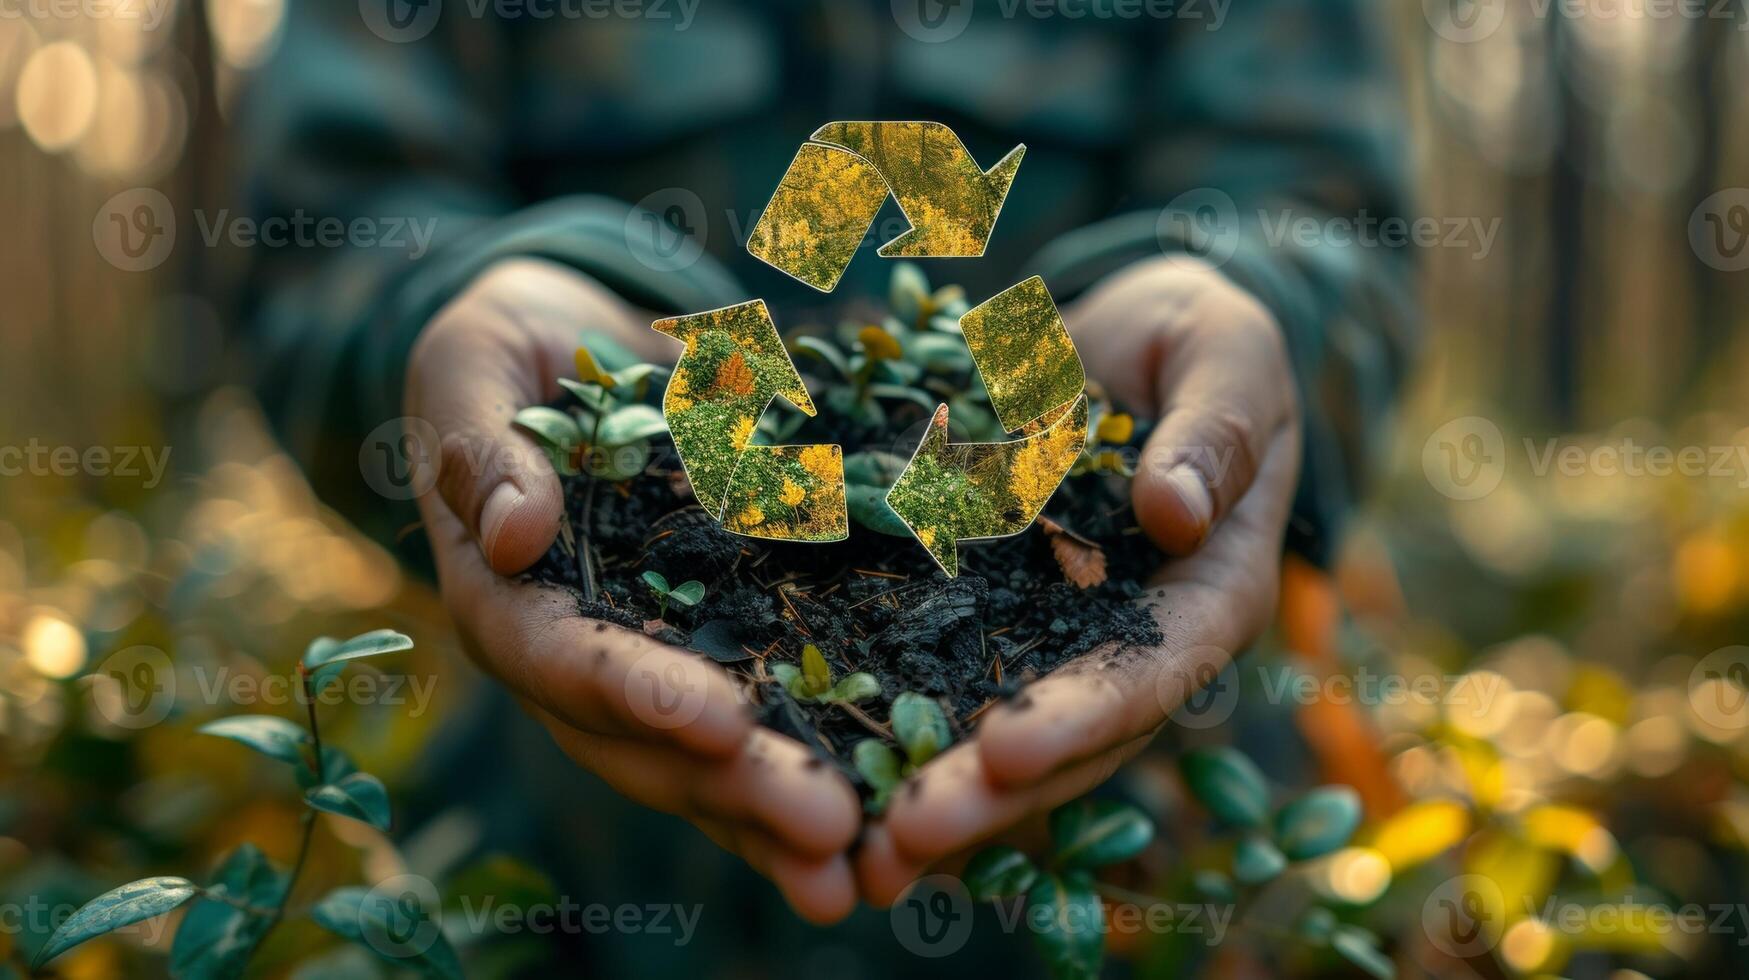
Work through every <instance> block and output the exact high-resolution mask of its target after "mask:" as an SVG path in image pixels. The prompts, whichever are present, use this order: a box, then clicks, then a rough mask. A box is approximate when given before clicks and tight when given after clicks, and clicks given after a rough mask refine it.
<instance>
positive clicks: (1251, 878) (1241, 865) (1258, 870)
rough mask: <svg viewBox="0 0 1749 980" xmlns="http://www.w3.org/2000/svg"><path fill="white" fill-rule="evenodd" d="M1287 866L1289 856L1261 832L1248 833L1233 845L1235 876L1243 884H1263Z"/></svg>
mask: <svg viewBox="0 0 1749 980" xmlns="http://www.w3.org/2000/svg"><path fill="white" fill-rule="evenodd" d="M1286 867H1287V858H1286V857H1284V856H1283V855H1282V853H1281V851H1279V850H1277V849H1276V846H1275V845H1274V844H1273V843H1271V842H1270V840H1269V838H1267V837H1264V836H1262V835H1261V834H1246V835H1245V836H1244V837H1241V838H1239V840H1238V842H1237V843H1235V844H1234V845H1233V877H1235V878H1237V879H1239V881H1240V883H1241V884H1246V885H1261V884H1263V883H1264V882H1266V881H1269V880H1271V879H1273V878H1274V877H1275V876H1276V875H1278V874H1281V873H1282V871H1283V869H1285V868H1286Z"/></svg>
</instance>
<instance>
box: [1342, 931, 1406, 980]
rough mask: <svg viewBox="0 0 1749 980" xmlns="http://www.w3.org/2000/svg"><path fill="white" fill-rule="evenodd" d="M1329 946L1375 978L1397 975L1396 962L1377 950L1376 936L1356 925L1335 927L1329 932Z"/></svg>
mask: <svg viewBox="0 0 1749 980" xmlns="http://www.w3.org/2000/svg"><path fill="white" fill-rule="evenodd" d="M1330 948H1331V949H1334V950H1335V951H1336V952H1338V953H1340V954H1341V955H1342V958H1343V959H1345V960H1347V961H1348V962H1350V963H1353V964H1354V965H1355V966H1357V967H1359V968H1360V969H1362V970H1365V971H1366V972H1367V973H1368V974H1370V975H1372V976H1373V977H1376V978H1377V980H1393V978H1395V977H1396V975H1397V967H1396V964H1394V963H1392V962H1391V959H1390V957H1388V956H1386V955H1385V954H1384V953H1381V952H1379V939H1378V937H1377V936H1375V935H1373V934H1372V933H1370V932H1367V931H1366V930H1365V929H1362V928H1360V927H1358V926H1338V927H1336V931H1335V932H1332V933H1331V934H1330Z"/></svg>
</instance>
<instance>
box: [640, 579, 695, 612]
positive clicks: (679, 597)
mask: <svg viewBox="0 0 1749 980" xmlns="http://www.w3.org/2000/svg"><path fill="white" fill-rule="evenodd" d="M644 584H645V585H648V586H649V587H650V591H651V592H654V593H656V600H657V601H658V602H660V603H661V608H660V611H658V612H657V613H656V617H657V618H658V619H666V618H667V617H668V604H669V603H670V602H672V603H674V604H675V605H677V606H686V607H691V606H696V605H698V603H699V600H700V599H703V598H704V583H703V582H700V581H698V580H697V579H694V580H692V581H689V582H682V583H680V584H679V585H676V586H674V587H672V588H670V587H669V585H668V578H667V576H665V575H663V574H662V573H661V572H653V571H652V572H645V573H644Z"/></svg>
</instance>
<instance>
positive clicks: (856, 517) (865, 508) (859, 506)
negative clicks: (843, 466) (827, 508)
mask: <svg viewBox="0 0 1749 980" xmlns="http://www.w3.org/2000/svg"><path fill="white" fill-rule="evenodd" d="M888 489H889V488H887V487H870V486H863V485H861V484H856V483H852V484H848V485H846V486H845V488H844V502H845V504H846V505H848V507H849V509H850V519H851V520H853V521H855V522H856V523H857V524H859V525H861V526H862V527H865V528H868V529H869V530H870V531H873V532H875V533H876V534H885V535H887V536H888V537H894V538H908V537H910V536H911V529H910V528H909V527H907V526H906V525H905V522H904V521H903V520H901V519H900V517H899V515H898V514H895V513H893V508H891V507H888V506H887V490H888Z"/></svg>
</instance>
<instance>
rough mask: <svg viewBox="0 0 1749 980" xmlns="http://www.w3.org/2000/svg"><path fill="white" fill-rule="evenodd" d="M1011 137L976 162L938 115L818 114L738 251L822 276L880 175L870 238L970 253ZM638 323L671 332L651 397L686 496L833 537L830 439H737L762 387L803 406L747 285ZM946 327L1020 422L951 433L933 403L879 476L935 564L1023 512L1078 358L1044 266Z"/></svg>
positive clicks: (1014, 159)
mask: <svg viewBox="0 0 1749 980" xmlns="http://www.w3.org/2000/svg"><path fill="white" fill-rule="evenodd" d="M1025 151H1026V148H1025V147H1024V146H1020V147H1016V148H1015V149H1014V151H1012V152H1011V153H1009V154H1008V156H1006V157H1004V158H1003V159H1002V161H1001V162H999V163H997V164H996V165H995V166H994V167H992V168H990V170H989V171H983V170H980V169H979V168H978V166H977V164H976V163H975V162H973V160H972V158H971V155H970V154H969V153H967V152H966V150H965V147H964V146H963V145H962V144H961V143H960V141H959V137H957V136H955V135H954V133H953V131H952V130H950V129H948V128H947V127H946V126H943V125H941V124H940V123H927V122H922V123H919V122H908V123H868V122H849V123H831V124H829V125H827V126H823V127H821V128H820V129H819V130H818V131H816V132H815V133H814V135H813V139H812V140H811V141H810V142H808V143H806V144H804V145H803V146H802V149H801V151H800V152H799V153H798V154H797V156H796V158H795V161H794V162H792V163H791V164H790V169H789V171H788V172H787V173H786V174H785V175H784V178H783V182H782V183H781V184H780V185H779V187H778V190H777V193H776V195H775V196H774V197H773V198H772V203H771V205H770V206H769V207H768V208H767V209H766V211H765V213H764V214H763V215H762V216H761V218H760V220H759V223H758V225H756V226H755V228H754V231H753V234H752V236H751V237H750V239H749V241H748V245H747V248H748V251H750V252H752V253H753V254H754V255H755V256H757V257H759V258H760V259H762V260H764V261H765V262H768V263H770V264H772V265H774V266H776V267H777V268H779V269H782V270H783V271H784V272H787V273H789V274H790V275H792V276H794V277H796V278H797V279H800V280H801V281H803V282H806V283H808V284H809V285H811V286H814V287H815V288H816V289H822V290H830V289H831V288H832V287H833V286H834V285H836V284H837V282H838V280H839V278H840V277H841V276H842V275H843V273H844V270H845V268H847V267H848V266H849V263H850V259H851V257H852V256H853V254H854V253H855V252H856V249H857V247H858V246H859V245H860V243H861V241H862V238H863V236H865V235H866V234H867V233H868V229H869V227H870V224H871V223H872V222H873V219H874V214H875V212H876V211H878V210H879V209H880V206H881V204H882V202H883V201H884V200H885V198H886V195H887V193H888V192H889V190H890V191H891V193H893V195H894V196H895V197H897V198H898V200H899V203H900V206H901V207H903V208H904V210H905V213H906V216H907V217H908V218H910V220H911V223H912V228H911V230H910V231H907V232H906V233H905V234H903V235H900V236H899V237H898V238H896V239H894V240H893V241H891V242H889V243H887V245H886V246H884V247H883V248H882V249H881V250H880V254H881V255H883V256H888V257H891V256H899V255H910V256H932V257H947V256H976V255H982V254H983V252H984V246H985V244H986V243H987V242H988V241H989V237H990V232H991V230H992V228H993V227H994V225H995V222H996V216H997V214H998V213H999V212H1000V211H1001V208H1002V202H1003V201H1004V200H1005V199H1006V198H1007V194H1008V188H1009V186H1010V185H1011V184H1012V182H1013V180H1014V175H1015V171H1016V169H1017V168H1018V167H1019V165H1020V159H1021V156H1022V155H1023V154H1024V153H1025ZM652 327H653V328H654V329H655V330H657V331H658V332H660V333H664V334H667V335H668V336H670V337H673V338H675V339H677V340H680V341H682V342H684V343H685V344H686V350H685V352H684V353H682V354H681V356H680V359H679V362H678V363H677V364H676V365H675V369H674V373H673V375H672V376H671V377H670V378H669V381H668V389H667V391H666V392H665V394H664V395H663V400H662V414H663V416H664V418H665V419H666V420H667V422H668V428H669V431H670V433H671V434H672V436H673V439H674V447H675V450H676V451H677V452H678V453H679V454H680V462H681V465H682V466H684V467H685V468H686V475H687V478H688V479H689V480H690V481H691V482H692V487H693V492H694V494H695V495H696V496H697V498H698V500H699V503H700V504H701V505H703V506H704V508H705V509H706V510H707V511H709V512H710V513H711V515H712V516H713V517H715V518H716V519H717V520H719V521H720V522H721V523H722V526H723V527H724V528H725V529H726V530H728V531H731V532H734V533H736V534H743V535H747V536H749V537H758V538H772V539H778V540H787V541H814V542H827V541H841V540H843V539H845V538H846V537H848V536H849V534H850V519H849V510H848V507H847V505H846V501H845V480H844V453H843V449H842V448H841V447H839V446H836V445H813V446H756V445H754V444H753V433H754V430H755V428H756V427H757V426H758V424H759V418H760V416H761V415H763V414H764V413H765V410H766V409H767V408H769V407H770V405H771V402H772V400H773V399H775V398H778V397H782V398H784V399H785V400H786V401H788V402H790V403H791V404H792V405H794V406H795V407H797V408H798V409H801V410H802V411H803V412H805V413H807V414H808V415H813V414H814V404H813V400H812V399H811V398H809V397H808V392H807V389H806V388H805V387H804V386H803V385H802V379H801V375H800V374H799V373H798V372H797V371H796V367H795V363H794V362H793V361H792V360H790V356H789V352H788V351H787V350H786V349H785V348H784V346H783V341H782V339H781V338H780V337H779V335H778V332H777V326H776V324H774V323H773V322H772V319H771V314H770V312H769V311H768V310H767V309H766V307H765V302H764V301H763V300H753V301H751V302H747V303H741V304H738V305H736V306H730V307H725V308H723V309H720V310H711V311H708V312H705V313H695V314H690V315H687V316H679V317H672V318H669V319H665V320H658V321H657V322H656V323H654V324H652ZM959 329H960V332H961V333H962V334H963V335H964V339H965V342H966V347H967V349H969V350H970V351H971V354H972V361H973V363H974V364H975V366H976V367H977V370H978V373H979V375H980V376H982V378H983V380H984V387H985V388H986V389H987V390H988V392H989V396H990V405H991V408H992V409H994V411H995V413H996V417H997V419H998V421H999V422H1000V423H1001V425H1002V428H1003V429H1004V430H1005V431H1007V432H1010V433H1016V434H1018V435H1019V436H1020V438H1018V439H1016V440H1014V441H1012V442H1002V443H969V444H968V443H961V444H954V443H951V442H950V441H949V439H948V430H947V426H948V411H947V406H946V405H941V406H939V407H937V408H936V410H935V413H934V416H933V418H932V419H931V421H930V425H929V428H928V430H927V431H926V432H925V433H924V436H923V439H922V441H921V443H919V445H918V447H917V451H916V453H915V454H914V455H913V457H912V459H911V461H910V463H909V464H908V465H907V466H906V467H905V469H904V471H903V472H902V473H901V474H900V476H899V479H898V480H897V481H896V482H895V483H894V484H893V486H892V488H891V489H890V490H889V491H888V492H887V495H886V501H887V505H888V506H889V507H890V508H892V510H893V512H894V513H895V514H897V515H898V516H899V518H900V519H901V520H902V521H904V522H905V525H906V526H907V527H908V528H910V529H911V532H912V533H913V534H914V535H916V537H917V539H918V540H919V541H920V542H922V544H923V546H924V547H925V548H927V549H928V551H929V554H930V556H931V557H933V558H934V559H935V561H936V563H937V564H938V565H940V566H941V568H942V570H943V571H945V572H946V573H947V574H948V575H957V574H958V573H959V561H958V549H957V544H958V542H960V541H964V540H969V539H976V538H996V537H1006V536H1008V535H1012V534H1019V533H1020V532H1021V531H1024V530H1026V528H1027V527H1028V526H1029V525H1031V524H1032V522H1033V521H1034V520H1035V519H1037V517H1038V515H1039V512H1040V511H1041V510H1042V509H1043V508H1044V505H1045V502H1046V501H1048V500H1049V499H1050V496H1051V494H1052V493H1054V492H1056V489H1057V487H1058V486H1059V485H1060V484H1061V483H1062V481H1063V479H1064V477H1065V476H1067V475H1068V472H1069V468H1070V467H1071V466H1073V465H1074V463H1075V460H1076V458H1077V457H1078V456H1080V454H1081V452H1082V450H1083V448H1084V447H1085V446H1086V442H1087V418H1088V407H1087V397H1086V394H1085V392H1084V389H1085V387H1086V383H1087V378H1086V374H1085V372H1084V371H1083V369H1082V366H1081V358H1080V355H1079V354H1077V353H1076V351H1075V344H1074V342H1073V341H1072V340H1070V339H1069V331H1068V329H1067V328H1066V327H1065V326H1064V325H1063V318H1062V315H1061V314H1060V313H1058V311H1057V306H1056V302H1055V301H1054V300H1053V299H1052V298H1051V294H1050V291H1049V290H1048V289H1046V288H1045V284H1044V280H1042V279H1040V278H1038V277H1036V276H1035V277H1033V278H1031V279H1028V280H1026V281H1025V282H1022V283H1019V284H1017V285H1015V286H1011V287H1009V288H1008V289H1006V290H1003V291H1002V292H1001V293H998V294H997V295H996V296H993V297H991V298H990V299H989V300H987V301H985V302H984V303H982V304H980V305H979V306H977V307H974V308H973V309H971V310H969V311H968V312H967V313H966V314H965V315H964V316H963V317H961V318H960V321H959Z"/></svg>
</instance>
